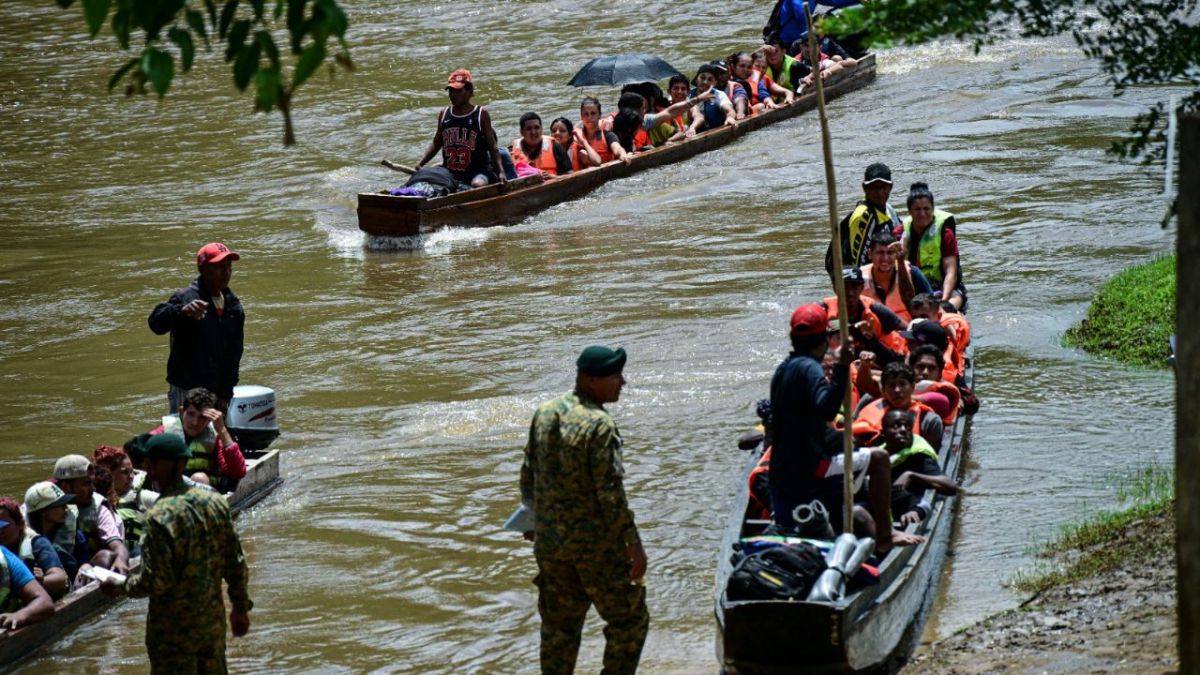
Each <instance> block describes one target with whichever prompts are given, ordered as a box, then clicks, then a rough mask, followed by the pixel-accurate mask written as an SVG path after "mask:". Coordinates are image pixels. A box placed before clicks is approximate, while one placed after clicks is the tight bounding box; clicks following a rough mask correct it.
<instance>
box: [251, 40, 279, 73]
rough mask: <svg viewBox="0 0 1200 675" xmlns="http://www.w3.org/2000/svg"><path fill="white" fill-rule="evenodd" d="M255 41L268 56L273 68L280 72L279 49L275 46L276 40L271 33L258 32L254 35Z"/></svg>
mask: <svg viewBox="0 0 1200 675" xmlns="http://www.w3.org/2000/svg"><path fill="white" fill-rule="evenodd" d="M254 40H255V42H257V43H258V44H259V46H260V47H262V50H263V53H264V54H266V55H267V59H269V60H270V62H271V67H272V68H274V69H275V70H277V71H278V70H279V47H276V46H275V39H274V38H272V37H271V33H270V31H265V30H260V31H257V32H256V33H254Z"/></svg>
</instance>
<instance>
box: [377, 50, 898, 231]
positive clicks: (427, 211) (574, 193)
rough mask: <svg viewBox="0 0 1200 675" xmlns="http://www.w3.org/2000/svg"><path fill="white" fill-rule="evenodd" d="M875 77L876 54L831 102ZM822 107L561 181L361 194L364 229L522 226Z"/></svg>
mask: <svg viewBox="0 0 1200 675" xmlns="http://www.w3.org/2000/svg"><path fill="white" fill-rule="evenodd" d="M874 79H875V55H874V54H870V55H867V56H865V57H863V58H862V59H861V60H860V61H859V64H858V67H857V68H855V69H853V70H847V71H843V72H842V73H838V74H837V75H835V76H833V77H831V78H830V79H829V81H828V82H826V83H825V96H826V98H827V99H833V98H837V97H838V96H841V95H843V94H846V93H848V92H851V91H855V90H857V89H861V88H862V87H864V86H866V85H867V84H868V83H870V82H871V81H872V80H874ZM816 105H817V100H816V93H815V92H814V93H808V94H805V95H803V96H800V97H797V98H796V100H795V101H794V102H793V103H792V104H791V105H789V106H785V107H781V108H777V109H775V110H770V111H767V112H765V113H762V114H760V115H755V116H753V117H748V118H746V119H744V120H742V121H740V122H738V123H737V125H736V126H733V127H729V126H725V127H722V128H720V129H714V130H711V131H706V132H704V133H701V134H697V135H696V136H695V137H693V138H690V139H688V140H686V141H682V142H679V143H671V144H668V145H664V146H661V147H658V148H655V149H654V150H650V151H647V152H641V153H638V154H636V155H634V157H633V161H632V162H631V163H629V164H626V163H624V162H622V161H613V162H609V163H608V164H604V165H602V166H598V167H593V168H590V169H584V170H582V171H578V172H575V173H572V174H568V175H566V176H562V177H559V178H552V179H549V180H543V179H542V177H541V176H530V177H528V178H522V179H518V180H516V181H510V182H509V183H508V184H507V185H496V184H494V185H488V186H485V187H481V188H475V189H473V190H464V191H462V192H458V193H455V194H452V195H447V196H445V197H436V198H432V199H427V198H424V197H394V196H392V195H389V194H386V193H383V194H381V193H372V192H363V193H359V195H358V227H359V229H361V230H362V231H364V232H366V233H367V234H370V235H375V236H385V237H403V236H413V235H418V234H425V233H428V232H433V231H436V230H438V229H441V228H443V227H447V226H454V227H490V226H493V225H509V224H512V223H516V222H519V221H520V220H522V219H524V218H526V217H527V216H530V215H532V214H534V213H537V212H538V211H541V210H542V209H545V208H548V207H550V206H553V205H555V204H558V203H560V202H564V201H567V200H571V199H576V198H578V197H581V196H583V195H584V194H587V193H588V192H591V191H592V190H594V189H596V188H598V187H600V185H602V184H604V183H605V182H607V181H610V180H613V179H616V178H622V177H624V176H628V175H630V174H634V173H637V172H639V171H645V170H646V169H651V168H654V167H658V166H663V165H664V164H672V163H675V162H679V161H682V160H684V159H687V158H689V157H693V156H695V155H698V154H700V153H702V152H708V151H709V150H713V149H716V148H719V147H721V146H723V145H726V144H728V143H731V142H733V141H734V140H736V139H738V138H740V137H741V136H744V135H745V134H747V133H750V132H751V131H754V130H755V129H761V128H763V127H765V126H768V125H771V124H774V123H776V122H779V121H782V120H786V119H790V118H792V117H795V116H797V115H799V114H801V113H803V112H806V111H808V110H812V109H813V108H815V107H816Z"/></svg>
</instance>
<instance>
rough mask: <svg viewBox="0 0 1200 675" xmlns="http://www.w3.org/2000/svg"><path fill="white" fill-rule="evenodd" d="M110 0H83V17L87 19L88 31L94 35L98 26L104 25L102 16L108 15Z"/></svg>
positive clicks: (98, 30) (97, 30) (97, 31)
mask: <svg viewBox="0 0 1200 675" xmlns="http://www.w3.org/2000/svg"><path fill="white" fill-rule="evenodd" d="M110 5H111V2H110V0H83V18H84V20H85V21H87V27H88V33H89V34H90V35H91V37H96V33H99V32H100V27H101V26H103V25H104V17H106V16H108V8H109V6H110Z"/></svg>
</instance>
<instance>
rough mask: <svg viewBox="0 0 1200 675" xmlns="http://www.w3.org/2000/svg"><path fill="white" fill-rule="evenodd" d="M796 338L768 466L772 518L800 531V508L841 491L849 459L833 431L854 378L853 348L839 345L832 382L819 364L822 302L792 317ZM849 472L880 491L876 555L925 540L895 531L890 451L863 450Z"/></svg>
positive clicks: (779, 381) (778, 380)
mask: <svg viewBox="0 0 1200 675" xmlns="http://www.w3.org/2000/svg"><path fill="white" fill-rule="evenodd" d="M789 323H790V330H789V333H788V335H789V338H790V340H791V344H792V352H791V353H790V354H789V355H788V357H787V358H786V359H784V360H783V362H782V363H780V364H779V366H778V367H777V368H776V369H775V374H774V375H773V376H772V378H771V433H772V437H773V442H772V450H771V460H770V466H769V469H768V474H769V479H768V487H769V491H770V495H771V514H772V519H773V520H774V524H775V528H776V529H777V530H779V531H782V532H791V531H795V529H796V521H795V517H794V515H793V512H794V510H795V509H796V507H797V506H800V505H801V504H806V503H809V502H811V501H812V500H813V499H816V498H820V497H821V496H823V495H825V496H827V493H829V492H830V491H831V490H833V489H834V484H836V486H837V490H840V489H841V484H842V478H841V476H842V473H843V470H844V469H843V467H844V456H843V455H842V453H840V452H839V453H836V454H833V455H831V454H829V453H828V452H827V449H826V442H825V439H826V430H827V429H829V422H830V421H831V420H833V418H834V416H835V415H837V413H838V410H839V409H840V408H841V405H842V398H843V396H844V395H845V391H846V387H847V386H848V382H847V380H848V379H849V363H850V349H849V347H848V346H846V345H843V346H841V347H839V348H838V363H837V364H836V365H834V367H833V377H832V378H831V380H830V381H826V379H825V373H824V371H823V370H822V368H821V363H820V361H819V359H820V358H821V357H822V356H824V354H825V350H826V348H827V346H828V340H829V338H828V333H827V327H828V325H829V317H828V315H827V314H826V312H825V308H824V307H823V306H821V305H819V304H811V305H801V306H799V307H797V308H796V309H795V311H793V312H792V316H791V319H790V322H789ZM851 462H852V464H851V467H850V470H851V471H854V472H858V471H862V470H864V469H865V470H866V472H867V475H868V476H869V477H870V478H871V480H872V484H873V485H874V486H878V485H882V488H879V487H874V488H873V489H872V491H871V500H870V503H871V513H872V516H873V522H871V523H867V524H868V525H870V526H871V527H872V529H873V536H874V537H875V541H876V551H877V552H879V553H880V554H883V553H886V552H887V551H889V550H891V549H892V548H893V547H894V546H904V545H908V544H915V543H918V542H920V541H922V540H921V539H920V538H916V537H911V536H909V535H907V534H904V533H902V532H896V531H893V530H892V523H891V518H890V517H889V516H888V505H889V502H890V499H891V496H890V491H889V486H890V485H891V481H890V479H889V473H890V470H891V467H890V465H889V463H888V458H887V453H886V452H883V451H880V450H876V451H864V450H860V451H858V452H856V453H854V455H853V457H852V459H851Z"/></svg>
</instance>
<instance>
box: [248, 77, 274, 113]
mask: <svg viewBox="0 0 1200 675" xmlns="http://www.w3.org/2000/svg"><path fill="white" fill-rule="evenodd" d="M254 90H255V92H257V98H256V101H255V107H256V108H257V109H258V110H260V111H262V112H271V109H272V108H274V107H275V103H276V102H277V101H278V100H279V69H277V68H259V69H258V72H257V73H255V74H254Z"/></svg>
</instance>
